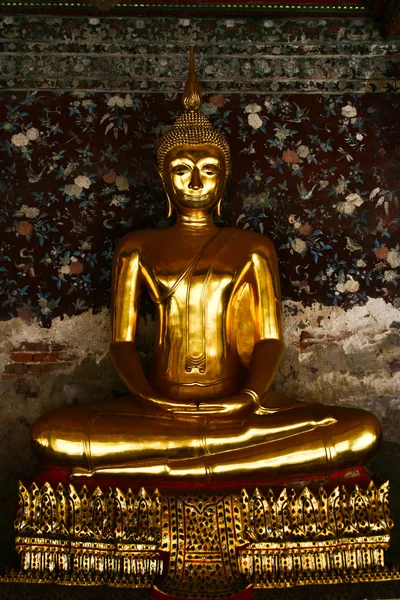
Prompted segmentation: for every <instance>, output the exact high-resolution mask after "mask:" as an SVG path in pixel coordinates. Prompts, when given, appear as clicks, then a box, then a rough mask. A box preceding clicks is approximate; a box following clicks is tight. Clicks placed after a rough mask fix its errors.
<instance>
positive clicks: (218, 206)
mask: <svg viewBox="0 0 400 600" xmlns="http://www.w3.org/2000/svg"><path fill="white" fill-rule="evenodd" d="M221 204H222V198H221V200H220V201H219V202H218V204H217V208H216V209H215V213H216V215H217V217H220V216H221Z"/></svg>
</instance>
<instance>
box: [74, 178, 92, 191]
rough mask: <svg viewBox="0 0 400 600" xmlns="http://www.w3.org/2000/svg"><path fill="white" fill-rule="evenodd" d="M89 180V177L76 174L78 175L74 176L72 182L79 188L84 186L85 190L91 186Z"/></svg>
mask: <svg viewBox="0 0 400 600" xmlns="http://www.w3.org/2000/svg"><path fill="white" fill-rule="evenodd" d="M91 183H92V182H91V181H90V179H89V177H86V175H78V177H75V179H74V184H75V185H77V186H79V187H80V188H85V189H86V190H88V189H89V188H90V186H91Z"/></svg>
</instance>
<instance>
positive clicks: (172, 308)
mask: <svg viewBox="0 0 400 600" xmlns="http://www.w3.org/2000/svg"><path fill="white" fill-rule="evenodd" d="M190 65H191V66H190V71H189V78H188V82H187V84H186V87H185V92H184V95H183V106H184V112H183V114H182V115H181V116H180V117H179V118H178V119H177V121H176V122H175V124H174V126H173V127H172V128H171V130H170V131H168V133H166V134H165V135H164V136H163V137H162V138H161V141H160V144H159V148H158V165H159V170H160V175H161V178H162V181H163V184H164V188H165V192H166V194H167V198H168V204H169V212H170V214H172V211H176V223H175V225H173V226H172V227H171V228H169V229H162V230H153V229H152V230H144V231H135V232H133V233H130V234H128V235H126V236H125V237H124V238H123V239H122V240H121V241H120V243H119V244H118V247H117V249H116V252H115V259H114V271H113V294H112V310H111V314H112V334H111V357H112V360H113V362H114V365H115V368H116V370H117V372H118V374H119V376H120V378H121V379H122V381H123V382H124V384H125V385H126V387H127V388H128V390H129V392H130V395H129V396H126V397H124V398H122V399H118V400H113V401H109V402H105V403H100V404H88V405H82V406H73V407H68V408H62V409H56V410H53V411H50V412H48V413H47V414H45V415H44V416H42V417H40V418H39V419H38V420H37V421H36V422H35V423H34V425H33V428H32V443H33V448H34V451H35V453H36V454H37V456H38V457H39V459H40V460H41V461H42V462H44V463H45V464H46V465H47V466H58V467H61V468H67V469H68V470H69V472H70V474H71V475H72V476H73V477H78V476H80V477H89V476H92V475H95V474H96V475H97V474H109V475H118V476H119V475H127V476H130V477H131V478H132V477H137V478H139V479H140V480H141V481H149V480H152V481H154V483H157V484H159V483H160V482H163V481H172V482H180V481H195V482H204V483H207V482H212V483H216V484H218V483H221V482H224V481H231V482H236V483H241V482H245V481H255V480H258V481H260V480H263V479H264V480H266V479H268V480H271V479H273V478H277V477H279V478H282V477H288V478H289V477H297V476H298V477H299V478H302V477H304V476H307V475H310V474H321V475H322V474H325V475H326V474H329V473H330V472H332V471H334V470H340V469H344V468H347V467H351V466H355V465H359V464H362V463H363V462H365V461H366V460H368V458H369V457H370V456H371V455H372V454H373V452H374V451H375V449H376V448H377V445H378V443H379V439H380V424H379V421H378V420H377V419H376V418H375V416H374V415H372V414H370V413H368V412H366V411H363V410H358V409H352V408H342V407H329V406H324V405H323V404H311V403H304V402H296V401H293V400H291V399H290V398H288V397H286V396H284V395H283V394H280V393H277V392H274V391H271V389H270V388H271V384H272V382H273V379H274V376H275V373H276V371H277V368H278V365H279V363H280V360H281V356H282V351H283V337H282V315H281V299H280V292H279V279H278V267H277V261H276V255H275V249H274V246H273V244H272V242H271V241H270V240H269V239H268V238H267V237H265V236H263V235H261V234H258V233H254V232H252V231H244V230H241V229H235V228H230V227H225V228H220V227H217V226H216V225H215V223H214V220H213V213H214V212H215V211H216V212H217V213H219V211H220V205H221V200H222V196H223V191H224V187H225V182H226V179H227V176H228V173H229V170H230V152H229V146H228V143H227V141H226V139H225V137H224V135H223V134H222V133H221V132H219V131H217V130H216V129H214V128H213V127H212V124H211V123H210V121H209V120H208V119H207V118H206V117H205V116H204V115H203V114H202V113H201V112H199V108H200V104H201V99H200V95H199V91H198V86H197V81H196V76H195V72H194V58H193V52H192V54H191V61H190ZM144 288H146V289H147V290H148V291H149V293H150V297H151V298H152V300H153V302H154V304H155V306H156V336H155V343H154V357H153V362H152V366H151V368H150V371H149V376H148V377H146V375H145V373H144V371H143V369H142V366H141V363H140V359H139V355H138V351H137V347H136V344H135V336H136V326H137V320H138V314H139V305H140V296H141V292H142V290H143V289H144ZM241 305H242V306H247V307H248V309H249V312H248V314H249V315H250V316H249V321H250V322H251V324H252V330H253V338H254V339H252V340H249V339H247V340H243V339H242V340H240V333H239V332H238V331H237V323H238V319H239V314H240V313H239V312H238V311H239V307H240V306H241ZM246 344H247V349H246V348H244V347H245V346H246ZM249 346H250V347H249ZM246 356H247V357H248V360H247V363H246V360H245V359H246Z"/></svg>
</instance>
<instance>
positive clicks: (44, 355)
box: [33, 352, 62, 363]
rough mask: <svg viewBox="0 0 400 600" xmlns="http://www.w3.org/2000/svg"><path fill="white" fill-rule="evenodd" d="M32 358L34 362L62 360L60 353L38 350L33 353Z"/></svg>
mask: <svg viewBox="0 0 400 600" xmlns="http://www.w3.org/2000/svg"><path fill="white" fill-rule="evenodd" d="M33 360H34V361H35V362H49V363H52V362H57V361H59V360H62V357H61V356H60V354H54V353H53V352H40V353H36V354H34V355H33Z"/></svg>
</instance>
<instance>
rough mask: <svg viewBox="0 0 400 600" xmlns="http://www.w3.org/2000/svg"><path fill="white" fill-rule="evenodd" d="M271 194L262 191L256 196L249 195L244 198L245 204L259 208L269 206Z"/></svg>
mask: <svg viewBox="0 0 400 600" xmlns="http://www.w3.org/2000/svg"><path fill="white" fill-rule="evenodd" d="M268 202H269V196H268V194H267V193H266V192H260V193H259V194H257V195H256V196H247V198H245V199H244V200H243V204H244V205H245V206H254V207H257V208H265V207H266V206H268Z"/></svg>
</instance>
